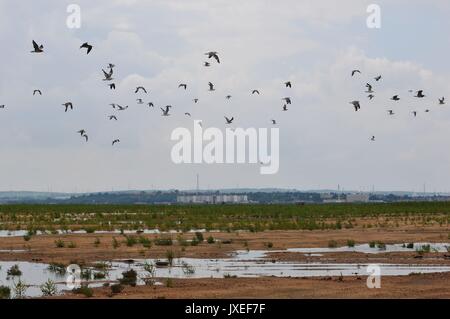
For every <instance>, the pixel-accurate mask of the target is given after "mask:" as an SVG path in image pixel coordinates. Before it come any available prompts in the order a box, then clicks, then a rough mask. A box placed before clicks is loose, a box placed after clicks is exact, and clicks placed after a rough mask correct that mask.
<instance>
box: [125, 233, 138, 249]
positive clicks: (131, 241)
mask: <svg viewBox="0 0 450 319" xmlns="http://www.w3.org/2000/svg"><path fill="white" fill-rule="evenodd" d="M125 242H126V244H127V246H128V247H133V246H134V245H135V244H136V243H137V240H136V237H134V236H126V237H125Z"/></svg>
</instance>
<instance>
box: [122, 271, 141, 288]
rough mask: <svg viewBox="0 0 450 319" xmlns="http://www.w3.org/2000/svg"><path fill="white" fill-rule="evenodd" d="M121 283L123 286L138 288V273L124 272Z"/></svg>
mask: <svg viewBox="0 0 450 319" xmlns="http://www.w3.org/2000/svg"><path fill="white" fill-rule="evenodd" d="M119 282H120V283H121V284H122V285H128V286H132V287H134V286H136V282H137V272H136V271H135V270H134V269H130V270H127V271H124V272H122V278H120V279H119Z"/></svg>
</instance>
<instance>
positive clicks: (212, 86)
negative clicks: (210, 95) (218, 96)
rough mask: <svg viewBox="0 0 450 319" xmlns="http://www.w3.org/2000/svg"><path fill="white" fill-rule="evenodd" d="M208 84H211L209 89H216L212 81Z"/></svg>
mask: <svg viewBox="0 0 450 319" xmlns="http://www.w3.org/2000/svg"><path fill="white" fill-rule="evenodd" d="M208 85H209V90H210V91H214V90H215V89H214V84H212V82H209V83H208Z"/></svg>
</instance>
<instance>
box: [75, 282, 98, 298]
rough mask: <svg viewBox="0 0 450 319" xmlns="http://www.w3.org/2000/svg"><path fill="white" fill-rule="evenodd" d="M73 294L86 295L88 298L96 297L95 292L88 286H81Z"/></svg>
mask: <svg viewBox="0 0 450 319" xmlns="http://www.w3.org/2000/svg"><path fill="white" fill-rule="evenodd" d="M73 292H74V293H76V294H80V295H84V296H85V297H87V298H91V297H92V296H93V295H94V290H93V289H92V288H89V286H88V285H81V287H80V288H75V289H73Z"/></svg>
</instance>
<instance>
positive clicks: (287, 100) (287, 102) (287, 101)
mask: <svg viewBox="0 0 450 319" xmlns="http://www.w3.org/2000/svg"><path fill="white" fill-rule="evenodd" d="M282 100H283V101H285V102H286V104H291V103H292V101H291V98H290V97H285V98H282Z"/></svg>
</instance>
